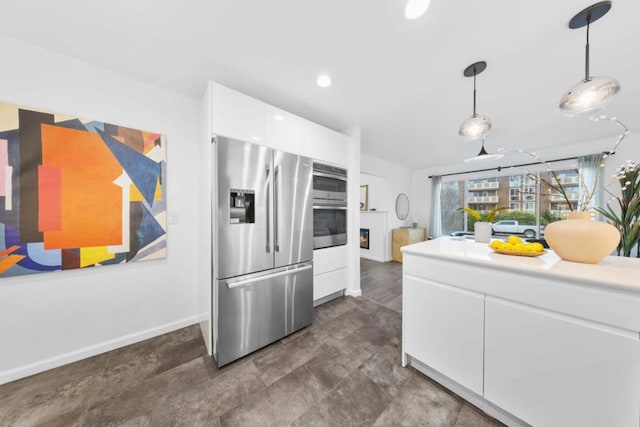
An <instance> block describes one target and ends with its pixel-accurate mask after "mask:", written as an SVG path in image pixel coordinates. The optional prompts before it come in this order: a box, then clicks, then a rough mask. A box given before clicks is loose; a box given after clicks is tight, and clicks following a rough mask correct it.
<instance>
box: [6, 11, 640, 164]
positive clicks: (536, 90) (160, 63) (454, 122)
mask: <svg viewBox="0 0 640 427" xmlns="http://www.w3.org/2000/svg"><path fill="white" fill-rule="evenodd" d="M431 3H432V4H431V8H430V9H429V11H428V12H427V15H425V16H423V17H422V18H421V19H418V20H416V21H408V20H406V19H404V16H403V10H404V4H405V0H315V1H310V0H268V1H267V0H181V1H176V0H135V1H132V0H109V1H105V0H102V1H86V0H58V1H55V2H52V1H50V0H21V1H15V0H0V5H1V6H2V8H1V9H0V10H1V11H2V25H1V26H0V34H4V35H6V36H9V37H12V38H15V39H19V40H23V41H26V42H29V43H32V44H34V45H38V46H41V47H44V48H47V49H50V50H53V51H57V52H59V53H62V54H65V55H69V56H71V57H74V58H77V59H80V60H82V61H85V62H88V63H91V64H94V65H97V66H99V67H102V68H106V69H110V70H114V71H117V72H119V73H122V74H125V75H128V76H131V77H134V78H136V79H140V80H143V81H146V82H148V83H151V84H154V85H157V86H160V87H165V88H169V89H171V90H175V91H177V92H180V93H183V94H185V95H188V96H190V97H193V98H197V99H200V98H201V96H202V94H203V91H204V87H205V83H206V81H207V80H209V79H212V80H215V81H217V82H220V83H222V84H224V85H226V86H229V87H231V88H234V89H236V90H239V91H241V92H244V93H246V94H249V95H251V96H254V97H256V98H259V99H262V100H264V101H266V102H268V103H271V104H274V105H276V106H278V107H281V108H283V109H285V110H288V111H291V112H293V113H296V114H298V115H301V116H303V117H306V118H308V119H311V120H314V121H317V122H319V123H322V124H325V125H327V126H329V127H332V128H334V129H338V130H343V129H346V128H348V127H351V126H356V125H357V126H361V128H362V132H363V134H362V135H363V142H362V144H363V152H364V153H366V154H369V155H372V156H375V157H380V158H384V159H387V160H391V161H394V162H396V163H398V164H401V165H406V166H407V167H411V168H417V167H430V166H441V165H449V164H456V163H459V162H460V161H461V160H462V159H464V158H466V157H471V156H473V155H475V154H476V153H477V151H478V150H479V142H477V141H476V142H465V141H463V140H461V139H460V137H458V135H457V131H458V126H459V125H460V123H461V122H462V121H463V120H464V119H465V118H466V117H468V116H469V115H470V114H471V108H472V104H471V100H472V79H469V78H465V77H463V75H462V71H463V69H464V68H465V67H466V66H467V65H469V64H471V63H472V62H475V61H477V60H486V61H487V63H488V67H487V70H486V71H485V72H484V73H483V74H481V75H480V76H479V77H478V112H479V113H482V114H486V115H488V116H489V117H491V119H492V121H493V132H492V134H491V135H490V137H489V138H488V139H487V148H488V150H489V151H495V149H496V148H497V147H507V148H514V147H519V148H526V149H530V150H535V149H538V148H539V147H550V146H556V145H564V144H568V143H572V142H577V141H582V140H592V139H598V138H603V137H607V136H610V135H611V136H613V135H615V134H616V133H617V130H618V129H617V128H616V127H615V126H614V125H613V124H612V123H610V122H606V123H602V122H601V123H592V122H589V121H586V120H584V119H570V118H567V117H565V116H563V115H562V114H561V113H560V112H559V110H558V107H557V105H558V101H559V100H560V97H561V95H562V94H563V93H564V91H565V90H566V89H568V88H569V87H570V86H572V85H573V84H575V83H577V82H578V81H579V80H580V79H581V78H582V77H583V73H584V71H583V67H584V42H585V31H584V29H581V30H570V29H568V27H567V24H568V21H569V19H570V18H571V17H572V16H573V15H574V14H575V13H577V12H578V11H580V10H581V9H583V8H584V7H586V6H588V5H590V4H591V1H584V0H563V1H558V0H539V1H536V2H532V1H524V0H508V1H507V0H502V1H497V0H484V1H478V0H457V1H452V0H432V2H431ZM638 16H640V2H639V1H637V0H615V1H614V4H613V7H612V9H611V11H610V12H609V13H608V14H607V15H606V16H604V17H603V18H602V19H601V20H599V21H598V22H596V23H595V24H594V25H593V26H592V28H591V71H592V74H594V75H611V76H615V77H616V78H617V79H618V80H619V81H620V82H621V84H622V91H621V93H620V94H619V95H618V97H617V98H616V99H615V100H614V101H613V103H612V104H611V105H610V106H609V107H608V109H607V113H608V114H612V115H617V117H618V118H619V119H621V120H622V121H624V122H625V123H626V124H627V125H628V126H629V127H630V128H631V129H640V114H638V113H637V111H638V108H637V106H636V102H637V101H638V99H640V58H639V56H640V55H639V52H640V25H638V22H637V21H638V19H637V18H638ZM3 66H10V61H9V62H7V58H5V61H4V65H3ZM43 69H44V70H46V64H43ZM319 72H327V73H329V74H330V75H331V76H332V78H333V82H334V83H333V85H332V86H331V87H330V88H327V89H321V88H319V87H317V86H316V84H315V79H316V76H317V74H318V73H319Z"/></svg>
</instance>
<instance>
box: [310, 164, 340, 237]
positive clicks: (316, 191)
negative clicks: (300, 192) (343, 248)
mask: <svg viewBox="0 0 640 427" xmlns="http://www.w3.org/2000/svg"><path fill="white" fill-rule="evenodd" d="M346 244H347V170H346V169H343V168H340V167H337V166H332V165H327V164H323V163H314V164H313V248H314V249H320V248H327V247H331V246H338V245H346Z"/></svg>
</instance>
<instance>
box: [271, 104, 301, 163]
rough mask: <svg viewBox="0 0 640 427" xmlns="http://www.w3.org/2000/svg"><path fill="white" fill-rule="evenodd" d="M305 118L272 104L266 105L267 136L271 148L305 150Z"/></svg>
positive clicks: (293, 151)
mask: <svg viewBox="0 0 640 427" xmlns="http://www.w3.org/2000/svg"><path fill="white" fill-rule="evenodd" d="M303 127H304V120H303V119H301V118H300V117H298V116H296V115H294V114H291V113H288V112H286V111H284V110H281V109H279V108H276V107H273V106H271V105H266V106H265V138H266V140H265V141H266V144H267V145H268V146H269V147H271V148H276V149H278V150H283V151H287V152H289V153H294V154H301V155H306V153H305V152H304V147H303V145H304V132H303Z"/></svg>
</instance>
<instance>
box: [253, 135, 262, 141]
mask: <svg viewBox="0 0 640 427" xmlns="http://www.w3.org/2000/svg"><path fill="white" fill-rule="evenodd" d="M251 139H253V140H254V141H260V137H259V136H252V137H251Z"/></svg>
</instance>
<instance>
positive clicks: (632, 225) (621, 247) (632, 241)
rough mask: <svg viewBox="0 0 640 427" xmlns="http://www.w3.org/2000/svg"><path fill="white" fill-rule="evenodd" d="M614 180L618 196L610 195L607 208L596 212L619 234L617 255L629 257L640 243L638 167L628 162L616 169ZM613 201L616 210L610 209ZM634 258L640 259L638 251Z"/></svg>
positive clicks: (639, 184) (639, 174) (639, 173)
mask: <svg viewBox="0 0 640 427" xmlns="http://www.w3.org/2000/svg"><path fill="white" fill-rule="evenodd" d="M616 179H617V180H618V182H619V183H620V196H615V195H613V194H612V196H613V197H612V198H611V200H609V201H608V202H607V206H606V207H605V208H598V209H597V211H598V212H600V213H601V214H602V215H603V216H604V217H605V218H606V219H607V220H608V222H609V223H610V224H612V225H613V226H614V227H616V228H617V229H618V231H619V232H620V243H618V248H617V249H618V255H624V256H626V257H630V256H631V251H632V250H633V248H634V247H635V246H637V245H638V244H639V243H640V165H637V164H635V163H634V162H631V161H628V162H627V163H626V164H624V165H622V166H620V167H619V168H618V173H617V175H616ZM607 191H608V190H607ZM609 194H611V193H609ZM614 200H615V201H617V202H618V203H617V204H618V208H619V209H617V210H614V209H613V208H612V207H611V202H613V201H614ZM636 256H637V257H638V258H640V251H638V250H636Z"/></svg>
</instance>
